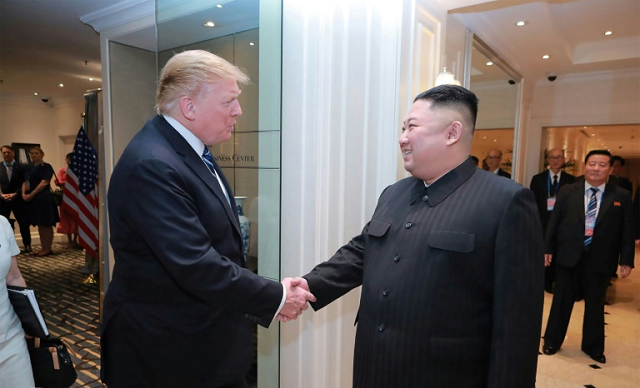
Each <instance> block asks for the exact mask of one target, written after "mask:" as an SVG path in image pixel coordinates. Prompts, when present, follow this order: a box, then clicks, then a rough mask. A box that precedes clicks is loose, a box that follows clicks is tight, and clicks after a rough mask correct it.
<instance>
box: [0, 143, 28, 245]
mask: <svg viewBox="0 0 640 388" xmlns="http://www.w3.org/2000/svg"><path fill="white" fill-rule="evenodd" d="M15 158H16V153H15V152H14V150H13V147H11V146H8V145H3V146H2V159H3V162H2V165H1V166H0V192H1V193H2V194H0V215H2V216H4V217H5V218H6V219H8V220H9V219H10V215H11V212H13V216H14V217H15V220H16V221H18V227H19V228H20V235H21V236H22V244H23V245H24V250H22V253H30V252H31V231H30V230H29V223H28V222H27V221H26V220H25V216H26V210H27V209H26V206H25V203H24V201H23V200H22V191H21V190H22V183H23V182H24V173H25V169H26V166H25V165H24V164H20V163H18V162H17V161H16V160H15ZM11 227H14V225H13V222H11Z"/></svg>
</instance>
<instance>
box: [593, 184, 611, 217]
mask: <svg viewBox="0 0 640 388" xmlns="http://www.w3.org/2000/svg"><path fill="white" fill-rule="evenodd" d="M613 191H614V188H613V187H612V186H611V185H606V186H605V187H604V193H602V202H601V203H600V209H599V210H598V218H596V225H598V224H599V223H600V221H601V220H602V219H603V218H604V217H605V213H606V212H607V210H609V208H610V207H611V205H613V198H614V196H615V193H614V192H613Z"/></svg>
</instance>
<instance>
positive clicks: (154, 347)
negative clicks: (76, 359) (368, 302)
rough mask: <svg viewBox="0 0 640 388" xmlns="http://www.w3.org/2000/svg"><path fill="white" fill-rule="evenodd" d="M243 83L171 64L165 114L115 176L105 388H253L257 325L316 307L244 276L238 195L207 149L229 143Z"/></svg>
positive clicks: (196, 60)
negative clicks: (249, 385) (250, 380)
mask: <svg viewBox="0 0 640 388" xmlns="http://www.w3.org/2000/svg"><path fill="white" fill-rule="evenodd" d="M247 81H248V77H247V76H246V75H245V74H244V73H242V72H241V71H240V70H239V69H238V68H236V67H235V66H233V65H231V64H230V63H229V62H227V61H225V60H224V59H222V58H219V57H217V56H215V55H213V54H211V53H209V52H206V51H201V50H192V51H185V52H182V53H180V54H177V55H175V56H174V57H172V58H171V59H170V60H169V62H167V64H166V66H165V67H164V69H163V71H162V74H161V75H160V80H159V85H158V91H157V94H156V107H157V110H158V115H157V116H156V117H154V118H153V119H151V120H149V121H148V122H147V123H146V124H145V125H144V127H143V128H142V130H141V131H140V132H139V133H138V134H137V135H136V136H135V137H134V138H133V139H132V140H131V142H130V143H129V145H128V146H127V148H126V149H125V151H124V153H123V154H122V156H121V158H120V160H119V161H118V164H117V165H116V167H115V169H114V171H113V175H112V176H111V181H110V186H109V194H108V208H109V221H110V225H109V226H110V231H111V246H112V248H113V252H114V257H115V267H114V269H113V276H112V280H111V283H110V285H109V289H108V292H107V294H106V297H105V300H104V317H103V334H102V343H101V345H102V379H103V381H104V382H105V383H106V384H107V385H108V386H109V388H121V387H136V388H140V387H153V388H158V387H171V388H173V387H175V388H179V387H190V388H191V387H207V388H212V387H225V388H227V387H234V388H235V387H246V382H245V380H244V376H245V375H246V373H247V372H248V371H249V368H250V367H251V364H252V360H253V355H254V351H253V348H254V347H253V335H252V334H253V324H255V323H258V324H260V325H262V326H264V327H268V326H269V324H270V323H271V322H272V320H273V318H275V316H276V314H278V312H279V313H280V314H282V315H284V316H287V317H289V318H290V319H293V318H296V317H297V316H298V315H299V314H300V313H301V312H302V310H304V309H305V308H306V301H307V299H313V296H312V295H311V294H309V293H308V292H307V291H305V290H303V289H301V288H299V287H291V286H290V283H289V281H288V280H287V281H283V283H282V284H280V283H278V282H276V281H272V280H267V279H264V278H262V277H261V276H258V275H256V274H254V273H253V272H252V271H250V270H248V269H247V268H245V265H244V264H245V263H244V260H243V250H242V238H241V233H240V227H239V222H238V214H237V211H236V205H235V201H234V199H233V192H232V190H231V187H230V186H229V184H228V182H227V180H226V179H225V177H224V175H223V174H222V171H221V170H220V168H219V167H218V165H217V163H216V162H215V160H213V158H212V156H211V154H210V152H209V150H208V147H207V146H206V145H211V144H217V143H220V142H224V141H227V140H229V139H230V138H231V133H232V131H233V129H234V126H235V124H236V118H237V117H238V116H240V115H241V114H242V110H241V109H240V105H239V104H238V95H239V94H240V89H239V87H238V83H241V84H244V83H246V82H247Z"/></svg>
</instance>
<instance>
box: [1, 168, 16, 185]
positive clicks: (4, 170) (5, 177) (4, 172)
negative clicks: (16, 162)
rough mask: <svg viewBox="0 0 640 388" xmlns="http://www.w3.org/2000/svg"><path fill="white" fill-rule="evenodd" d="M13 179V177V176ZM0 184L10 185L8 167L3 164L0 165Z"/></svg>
mask: <svg viewBox="0 0 640 388" xmlns="http://www.w3.org/2000/svg"><path fill="white" fill-rule="evenodd" d="M11 177H12V178H13V176H11ZM0 182H1V183H2V185H7V186H8V185H9V183H10V182H9V175H8V174H7V166H5V165H4V163H2V164H1V165H0Z"/></svg>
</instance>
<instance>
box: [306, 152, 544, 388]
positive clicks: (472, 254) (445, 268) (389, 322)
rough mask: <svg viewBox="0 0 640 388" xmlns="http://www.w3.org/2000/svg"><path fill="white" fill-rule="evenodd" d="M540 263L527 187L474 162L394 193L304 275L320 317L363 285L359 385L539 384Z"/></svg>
mask: <svg viewBox="0 0 640 388" xmlns="http://www.w3.org/2000/svg"><path fill="white" fill-rule="evenodd" d="M543 267H544V257H543V250H542V233H541V231H540V221H539V220H538V216H537V214H536V207H535V201H534V198H533V194H532V193H531V191H530V190H529V189H526V188H523V187H522V186H520V185H519V184H517V183H516V182H514V181H511V180H508V179H502V177H499V176H497V175H495V174H492V173H489V172H486V171H483V170H480V169H478V168H476V166H475V165H474V164H473V162H472V161H471V160H470V159H467V160H466V161H465V162H464V163H462V164H461V165H460V166H458V167H457V168H455V169H454V170H452V171H450V172H449V173H447V174H446V175H444V176H443V177H441V178H440V179H438V180H437V181H436V182H434V183H433V184H432V185H430V186H429V188H427V189H425V185H424V182H423V181H421V180H419V179H416V178H414V177H409V178H405V179H403V180H401V181H399V182H397V183H395V184H394V185H392V186H389V187H387V188H386V189H385V190H384V192H383V193H382V195H381V196H380V199H379V202H378V205H377V207H376V210H375V212H374V214H373V217H372V219H371V220H370V221H369V223H368V224H367V225H366V226H365V227H364V229H363V231H362V233H361V234H360V235H358V236H356V237H354V238H353V239H352V240H351V241H350V242H349V243H348V244H347V245H345V246H343V247H342V248H340V249H339V250H338V252H337V253H336V254H335V255H334V256H333V257H332V258H331V259H330V260H329V261H327V262H325V263H322V264H320V265H318V266H317V267H316V268H314V269H313V270H312V271H311V272H310V273H309V274H307V275H305V278H306V279H307V281H308V283H309V287H310V289H311V292H312V293H313V294H314V295H315V296H316V297H317V299H318V300H317V302H316V303H313V304H312V307H313V308H314V309H320V308H322V307H324V306H325V305H327V304H329V303H331V302H332V301H334V300H335V299H336V298H338V297H340V296H341V295H343V294H345V293H346V292H348V291H349V290H351V289H353V288H355V287H357V286H360V285H362V295H361V299H360V307H359V311H358V317H357V334H356V344H355V355H354V384H353V386H354V387H356V388H376V387H380V388H383V387H384V388H388V387H394V388H405V387H406V388H409V387H448V388H457V387H460V388H470V387H531V388H533V387H534V382H535V375H536V365H537V357H538V346H539V343H540V326H541V320H542V303H543V289H542V288H543V282H542V278H543Z"/></svg>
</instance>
